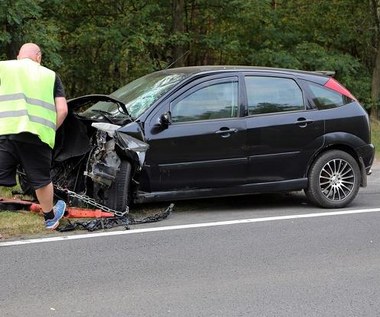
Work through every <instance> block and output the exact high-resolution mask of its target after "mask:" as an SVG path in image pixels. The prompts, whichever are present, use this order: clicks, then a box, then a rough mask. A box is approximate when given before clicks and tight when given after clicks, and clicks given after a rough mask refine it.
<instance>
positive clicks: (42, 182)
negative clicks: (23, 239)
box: [0, 43, 68, 230]
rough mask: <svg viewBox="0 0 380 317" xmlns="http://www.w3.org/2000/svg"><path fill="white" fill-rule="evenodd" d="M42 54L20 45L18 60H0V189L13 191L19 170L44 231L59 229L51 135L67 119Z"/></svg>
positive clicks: (61, 206)
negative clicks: (36, 204)
mask: <svg viewBox="0 0 380 317" xmlns="http://www.w3.org/2000/svg"><path fill="white" fill-rule="evenodd" d="M41 60H42V52H41V49H40V48H39V46H38V45H36V44H34V43H26V44H24V45H23V46H22V47H21V48H20V51H19V54H18V56H17V60H9V61H0V185H1V186H15V185H16V170H17V166H18V165H21V166H22V168H23V170H24V171H25V174H26V176H27V178H28V181H29V183H30V184H31V186H32V187H33V188H34V190H35V193H36V197H37V199H38V201H39V203H40V206H41V209H42V211H43V214H44V218H45V227H46V229H50V230H54V229H56V228H57V227H58V225H59V220H60V219H61V218H62V217H63V215H64V213H65V209H66V204H65V202H64V201H62V200H59V201H57V202H56V204H55V205H54V189H53V184H52V181H51V177H50V170H51V161H52V149H53V148H54V142H55V133H56V130H57V129H58V128H59V127H60V125H61V124H62V123H63V121H64V120H65V118H66V115H67V111H68V110H67V102H66V97H65V91H64V87H63V84H62V81H61V79H60V78H59V76H58V75H57V74H56V73H55V72H54V71H52V70H50V69H48V68H46V67H44V66H41Z"/></svg>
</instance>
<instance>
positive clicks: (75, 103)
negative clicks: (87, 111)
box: [20, 95, 148, 212]
mask: <svg viewBox="0 0 380 317" xmlns="http://www.w3.org/2000/svg"><path fill="white" fill-rule="evenodd" d="M96 102H103V103H112V104H115V103H120V101H118V100H115V99H114V98H112V97H110V96H106V95H89V96H83V97H80V98H77V99H74V100H72V101H69V102H68V105H69V115H68V117H67V118H66V120H65V122H64V124H63V125H62V127H60V129H59V130H58V131H57V136H56V146H55V149H54V155H53V163H52V173H51V174H52V181H53V184H54V186H55V194H56V195H57V196H58V197H59V198H60V199H65V200H66V201H69V202H70V204H71V205H72V206H79V207H84V206H88V205H91V206H90V207H95V208H99V209H103V210H107V211H114V212H125V211H128V210H129V205H130V203H131V201H132V197H133V193H134V191H136V190H137V187H138V176H139V172H140V171H141V169H142V166H143V164H144V160H145V152H146V151H147V149H148V145H147V144H146V143H145V142H144V135H143V133H142V129H141V127H140V126H139V124H138V123H137V122H134V121H133V120H132V119H131V118H130V117H129V116H128V114H127V113H125V112H126V110H125V108H123V107H121V106H120V104H118V108H119V107H121V108H122V109H121V111H124V116H120V114H119V117H117V118H116V119H113V117H114V116H113V113H111V112H108V111H104V113H102V112H101V111H99V110H97V111H96V112H94V114H93V115H91V116H90V115H83V113H84V112H83V109H82V108H83V106H84V105H87V106H88V105H89V104H93V103H96ZM76 109H81V111H80V112H78V113H76V112H75V111H74V110H76ZM122 126H123V132H121V131H118V130H119V129H120V128H121V127H122ZM129 126H130V130H131V131H133V132H131V135H129V133H128V128H126V127H129ZM20 176H21V177H20V183H21V187H22V188H23V189H24V191H27V190H28V189H29V190H30V188H29V187H28V185H27V181H26V178H25V176H24V175H23V173H22V172H21V173H20Z"/></svg>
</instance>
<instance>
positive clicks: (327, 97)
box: [306, 82, 352, 109]
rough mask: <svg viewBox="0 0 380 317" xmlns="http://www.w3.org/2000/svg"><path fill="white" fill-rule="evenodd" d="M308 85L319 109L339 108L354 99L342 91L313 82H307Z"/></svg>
mask: <svg viewBox="0 0 380 317" xmlns="http://www.w3.org/2000/svg"><path fill="white" fill-rule="evenodd" d="M306 85H307V86H308V87H309V89H310V92H311V96H312V99H313V102H314V104H315V105H316V106H317V108H318V109H331V108H337V107H341V106H343V105H345V104H347V103H349V102H351V101H352V99H350V98H348V97H346V96H344V95H342V94H341V93H339V92H337V91H334V90H331V89H329V88H326V87H324V86H320V85H317V84H313V83H311V82H307V83H306Z"/></svg>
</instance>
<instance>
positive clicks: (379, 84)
mask: <svg viewBox="0 0 380 317" xmlns="http://www.w3.org/2000/svg"><path fill="white" fill-rule="evenodd" d="M371 97H372V107H371V117H372V118H375V119H378V106H379V103H380V49H379V48H378V49H377V54H376V60H375V67H374V69H373V72H372V89H371Z"/></svg>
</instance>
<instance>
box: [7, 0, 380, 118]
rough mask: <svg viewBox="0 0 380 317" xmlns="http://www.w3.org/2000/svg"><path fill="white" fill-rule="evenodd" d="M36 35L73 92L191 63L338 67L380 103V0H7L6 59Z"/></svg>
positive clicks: (371, 102) (369, 104) (365, 100)
mask: <svg viewBox="0 0 380 317" xmlns="http://www.w3.org/2000/svg"><path fill="white" fill-rule="evenodd" d="M25 42H35V43H37V44H38V45H40V46H41V48H42V50H43V64H44V65H45V66H47V67H49V68H52V69H53V70H55V71H57V72H58V73H59V74H60V76H61V78H62V80H63V82H64V85H65V88H66V94H67V97H68V99H70V98H74V97H78V96H80V95H83V94H90V93H105V94H108V93H111V92H112V91H114V90H116V89H117V88H118V87H120V86H123V85H125V84H126V83H128V82H130V81H131V80H133V79H135V78H137V77H139V76H142V75H145V74H146V73H149V72H152V71H155V70H159V69H164V68H168V67H176V66H190V65H216V64H229V65H258V66H272V67H285V68H293V69H302V70H328V71H335V72H336V76H335V77H336V78H337V79H338V80H339V81H340V82H342V83H343V84H344V85H345V86H346V87H347V88H348V89H349V90H351V92H352V93H353V94H354V95H355V96H356V97H357V98H358V99H359V101H360V102H361V103H362V104H363V106H364V107H365V108H366V109H367V110H368V112H369V113H370V115H371V117H373V118H378V113H379V110H378V109H379V108H380V106H379V105H380V0H307V1H306V0H156V1H154V0H0V60H4V59H15V58H16V56H17V52H18V50H19V48H20V46H21V45H22V44H23V43H25Z"/></svg>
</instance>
